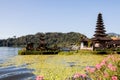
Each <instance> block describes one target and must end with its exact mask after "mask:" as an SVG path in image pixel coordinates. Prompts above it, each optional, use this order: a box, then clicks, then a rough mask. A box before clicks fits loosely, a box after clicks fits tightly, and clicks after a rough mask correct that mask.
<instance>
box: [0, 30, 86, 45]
mask: <svg viewBox="0 0 120 80" xmlns="http://www.w3.org/2000/svg"><path fill="white" fill-rule="evenodd" d="M41 35H44V38H45V42H46V44H47V46H48V47H53V46H55V45H57V46H58V47H66V46H70V45H72V44H78V45H79V44H80V40H81V38H83V37H85V38H86V36H85V35H83V34H81V33H76V32H69V33H58V32H54V33H53V32H48V33H37V34H35V35H26V36H21V37H18V38H16V37H15V36H14V37H13V38H8V39H2V40H0V46H8V47H14V46H16V47H25V46H26V45H27V44H28V43H34V45H35V46H38V45H39V44H40V36H41Z"/></svg>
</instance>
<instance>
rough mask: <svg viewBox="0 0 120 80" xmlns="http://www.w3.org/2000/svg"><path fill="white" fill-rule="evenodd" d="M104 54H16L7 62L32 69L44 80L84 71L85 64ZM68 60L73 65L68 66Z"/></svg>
mask: <svg viewBox="0 0 120 80" xmlns="http://www.w3.org/2000/svg"><path fill="white" fill-rule="evenodd" d="M105 56H106V55H93V54H81V53H79V52H78V53H75V54H73V55H18V56H15V57H13V58H12V59H11V61H9V64H13V65H16V66H21V65H23V64H26V65H27V66H26V67H27V68H30V69H34V70H35V71H34V72H33V73H34V74H35V75H43V76H44V77H45V80H65V78H67V77H70V76H72V75H73V74H74V73H76V72H80V73H84V68H85V67H86V66H94V65H95V64H97V63H98V62H100V61H101V60H102V59H103V58H104V57H105ZM70 62H74V63H75V65H73V67H70V64H69V63H70Z"/></svg>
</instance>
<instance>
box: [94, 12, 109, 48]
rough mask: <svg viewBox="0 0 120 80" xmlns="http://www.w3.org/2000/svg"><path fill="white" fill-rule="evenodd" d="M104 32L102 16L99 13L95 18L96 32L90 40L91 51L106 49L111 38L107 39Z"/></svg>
mask: <svg viewBox="0 0 120 80" xmlns="http://www.w3.org/2000/svg"><path fill="white" fill-rule="evenodd" d="M105 32H106V30H105V27H104V23H103V19H102V14H101V13H99V14H98V18H97V24H96V31H95V34H94V37H93V38H92V41H93V50H98V49H100V50H101V49H102V50H104V49H106V48H107V43H108V42H109V41H111V38H109V37H107V34H106V33H105Z"/></svg>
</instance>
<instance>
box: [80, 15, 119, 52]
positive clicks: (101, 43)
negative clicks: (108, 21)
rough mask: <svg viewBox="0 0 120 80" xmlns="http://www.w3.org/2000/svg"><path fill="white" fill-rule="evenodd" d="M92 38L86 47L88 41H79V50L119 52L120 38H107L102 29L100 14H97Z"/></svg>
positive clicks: (103, 28)
mask: <svg viewBox="0 0 120 80" xmlns="http://www.w3.org/2000/svg"><path fill="white" fill-rule="evenodd" d="M93 36H94V37H93V38H91V39H90V40H91V43H90V46H88V44H89V42H90V40H88V39H82V40H81V49H91V50H114V51H116V50H118V49H119V50H120V38H117V37H109V36H108V35H107V34H106V30H105V27H104V23H103V19H102V14H101V13H99V14H98V17H97V23H96V28H95V34H94V35H93Z"/></svg>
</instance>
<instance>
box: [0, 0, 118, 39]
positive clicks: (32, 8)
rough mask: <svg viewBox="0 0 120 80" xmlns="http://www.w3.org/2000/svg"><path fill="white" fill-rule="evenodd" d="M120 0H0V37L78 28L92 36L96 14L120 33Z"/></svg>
mask: <svg viewBox="0 0 120 80" xmlns="http://www.w3.org/2000/svg"><path fill="white" fill-rule="evenodd" d="M119 4H120V0H0V39H3V38H9V37H13V36H14V35H16V36H17V37H19V36H22V35H27V34H35V33H37V32H64V33H66V32H71V31H72V32H80V33H82V34H85V35H86V36H88V37H90V38H91V37H92V36H93V34H94V31H95V26H96V20H97V15H98V13H99V12H101V13H102V14H103V20H104V23H105V24H104V25H105V28H106V30H107V32H115V33H118V34H120V28H119V27H120V5H119Z"/></svg>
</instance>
